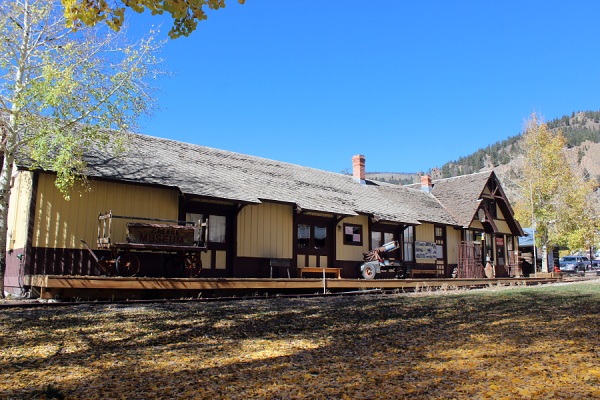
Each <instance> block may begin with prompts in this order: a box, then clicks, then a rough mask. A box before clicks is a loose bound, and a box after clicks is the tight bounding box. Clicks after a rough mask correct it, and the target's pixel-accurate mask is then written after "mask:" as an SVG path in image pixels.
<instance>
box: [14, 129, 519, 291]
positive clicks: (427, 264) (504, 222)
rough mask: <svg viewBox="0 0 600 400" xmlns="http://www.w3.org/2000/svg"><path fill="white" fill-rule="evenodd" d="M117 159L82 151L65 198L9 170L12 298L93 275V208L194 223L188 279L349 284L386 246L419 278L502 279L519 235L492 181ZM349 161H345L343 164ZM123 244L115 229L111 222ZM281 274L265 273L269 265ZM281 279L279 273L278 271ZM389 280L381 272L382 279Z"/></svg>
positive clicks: (357, 162) (31, 176)
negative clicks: (197, 234) (34, 283)
mask: <svg viewBox="0 0 600 400" xmlns="http://www.w3.org/2000/svg"><path fill="white" fill-rule="evenodd" d="M130 142H131V143H130V146H129V150H128V151H127V152H126V153H125V154H122V155H120V156H118V157H114V156H112V155H111V154H110V153H109V152H104V151H102V150H100V149H93V150H90V151H88V153H87V154H86V159H87V162H88V163H89V165H88V171H87V177H88V179H89V185H90V190H89V191H87V192H83V193H81V194H80V195H79V194H73V195H72V196H71V200H70V201H67V200H65V199H64V198H63V196H62V195H61V194H60V192H59V191H58V190H57V189H56V187H55V186H54V178H55V175H54V174H53V173H52V171H39V170H29V169H28V166H27V165H17V167H18V172H17V173H16V174H15V176H14V183H13V191H12V195H11V198H10V208H9V214H10V215H9V222H8V226H9V230H8V249H7V270H6V276H5V287H6V290H7V291H8V292H20V291H22V290H23V289H25V290H26V289H27V288H26V287H25V288H24V282H26V281H27V279H26V277H27V276H32V275H94V274H98V272H97V271H96V270H95V268H94V267H95V266H94V263H93V260H92V259H91V257H90V254H89V253H88V251H87V250H85V249H84V248H83V247H82V244H81V241H80V240H81V239H83V240H85V241H86V242H87V243H90V244H92V247H93V248H94V250H95V251H97V252H98V253H99V254H102V253H103V250H98V249H97V248H95V247H94V245H95V243H96V239H97V234H98V225H97V224H98V215H99V213H102V212H106V211H109V210H112V212H113V213H115V214H119V215H124V216H136V217H139V218H155V219H164V220H179V221H208V235H207V239H208V240H207V249H208V251H207V252H204V253H202V264H203V269H202V272H201V275H200V276H201V277H207V278H209V277H210V278H214V277H231V278H238V277H240V278H241V277H256V278H264V277H270V276H271V277H273V276H279V277H284V276H285V277H287V275H288V274H290V276H292V277H296V276H297V269H298V267H335V268H341V275H342V277H344V278H359V276H360V272H359V266H360V264H361V263H362V260H363V253H366V252H368V251H369V249H371V248H375V247H378V246H381V245H382V244H383V243H387V242H390V241H393V240H397V241H398V242H399V243H400V248H399V249H398V250H396V251H395V252H394V253H393V254H392V255H391V256H392V257H393V258H395V259H396V260H398V261H402V262H403V263H405V264H406V265H409V266H411V267H412V268H413V270H414V271H420V272H417V274H418V273H423V276H425V277H432V276H435V277H451V276H453V274H454V275H461V276H463V277H480V276H482V274H483V272H482V271H483V266H484V264H485V262H486V260H490V261H491V262H492V263H493V265H494V266H495V274H496V276H499V277H502V276H511V275H513V274H514V273H515V271H516V269H515V268H516V257H515V251H516V250H517V236H520V235H523V231H522V229H521V227H520V226H519V224H518V222H517V221H516V220H515V219H514V216H513V211H512V209H511V206H510V204H509V201H508V199H507V198H506V196H505V194H504V192H503V190H502V187H501V184H500V182H499V180H498V178H497V177H496V175H495V174H494V173H493V172H491V171H490V172H481V173H476V174H472V175H466V176H461V177H456V178H449V179H442V180H435V181H431V179H430V178H429V177H428V176H424V177H423V179H422V183H421V185H420V187H419V185H411V186H404V187H403V186H399V185H392V184H387V183H381V182H376V181H370V180H367V179H365V158H364V156H360V155H359V156H355V157H353V159H352V163H353V175H344V174H338V173H332V172H327V171H321V170H317V169H313V168H308V167H304V166H299V165H293V164H289V163H284V162H279V161H274V160H269V159H264V158H259V157H254V156H250V155H244V154H237V153H233V152H229V151H223V150H218V149H213V148H207V147H202V146H198V145H193V144H188V143H182V142H177V141H172V140H167V139H162V138H157V137H150V136H144V135H137V134H132V135H131V137H130ZM348 161H349V162H350V159H349V160H348ZM112 229H113V233H112V234H113V237H114V238H115V240H121V241H124V240H125V222H124V221H122V222H120V223H115V224H114V226H113V227H112ZM139 257H140V259H141V265H142V268H141V271H140V272H139V273H138V276H148V277H161V276H163V275H162V274H163V263H164V261H165V257H166V255H165V254H161V253H150V252H142V253H140V254H139ZM274 259H277V260H286V261H287V265H288V266H287V268H285V269H283V270H281V269H277V268H276V270H275V272H274V271H273V268H272V260H274ZM282 274H283V275H282ZM378 277H381V278H391V277H393V273H388V274H386V273H382V274H381V275H378Z"/></svg>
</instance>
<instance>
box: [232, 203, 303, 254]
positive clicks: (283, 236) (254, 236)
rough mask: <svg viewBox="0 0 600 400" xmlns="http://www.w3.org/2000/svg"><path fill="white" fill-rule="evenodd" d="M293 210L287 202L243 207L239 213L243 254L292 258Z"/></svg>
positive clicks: (240, 242)
mask: <svg viewBox="0 0 600 400" xmlns="http://www.w3.org/2000/svg"><path fill="white" fill-rule="evenodd" d="M293 222H294V221H293V210H292V207H291V206H289V205H285V204H273V203H263V204H257V205H249V206H246V207H244V208H243V209H242V210H241V211H240V213H239V216H238V237H237V254H238V256H240V257H261V258H292V238H293Z"/></svg>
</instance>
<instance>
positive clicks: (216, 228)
mask: <svg viewBox="0 0 600 400" xmlns="http://www.w3.org/2000/svg"><path fill="white" fill-rule="evenodd" d="M226 227H227V217H225V216H223V215H210V216H209V217H208V241H209V242H213V243H225V239H226V235H225V233H226Z"/></svg>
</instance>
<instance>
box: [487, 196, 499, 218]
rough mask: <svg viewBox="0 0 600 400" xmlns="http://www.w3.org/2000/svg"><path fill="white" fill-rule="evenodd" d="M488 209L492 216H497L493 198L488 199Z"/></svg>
mask: <svg viewBox="0 0 600 400" xmlns="http://www.w3.org/2000/svg"><path fill="white" fill-rule="evenodd" d="M488 210H489V211H490V215H491V216H492V218H494V219H496V218H498V213H497V212H496V202H495V201H494V200H489V202H488Z"/></svg>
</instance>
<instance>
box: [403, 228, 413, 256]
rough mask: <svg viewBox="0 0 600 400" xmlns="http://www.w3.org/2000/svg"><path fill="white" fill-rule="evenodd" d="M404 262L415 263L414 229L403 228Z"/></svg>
mask: <svg viewBox="0 0 600 400" xmlns="http://www.w3.org/2000/svg"><path fill="white" fill-rule="evenodd" d="M402 240H403V244H404V246H403V249H404V261H415V227H414V226H407V227H406V228H404V235H403V239H402Z"/></svg>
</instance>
